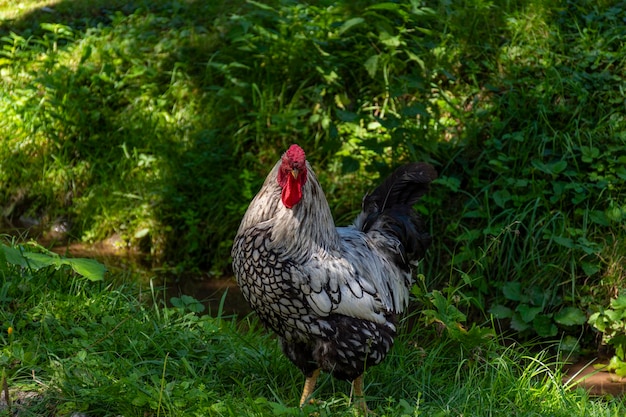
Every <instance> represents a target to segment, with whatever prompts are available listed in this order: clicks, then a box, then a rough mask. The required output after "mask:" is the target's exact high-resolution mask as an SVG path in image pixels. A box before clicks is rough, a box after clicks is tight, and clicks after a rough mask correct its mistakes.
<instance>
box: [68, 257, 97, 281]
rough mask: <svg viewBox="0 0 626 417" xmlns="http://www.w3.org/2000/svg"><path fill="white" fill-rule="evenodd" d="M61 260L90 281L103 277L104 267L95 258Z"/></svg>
mask: <svg viewBox="0 0 626 417" xmlns="http://www.w3.org/2000/svg"><path fill="white" fill-rule="evenodd" d="M63 261H64V263H65V264H67V265H69V266H70V267H71V268H72V269H73V270H74V272H76V273H77V274H79V275H82V276H84V277H85V278H87V279H88V280H90V281H102V280H103V279H104V273H105V272H106V267H105V266H104V265H103V264H101V263H100V262H98V261H96V260H95V259H87V258H69V259H64V260H63Z"/></svg>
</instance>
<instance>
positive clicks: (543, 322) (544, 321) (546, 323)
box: [533, 314, 559, 337]
mask: <svg viewBox="0 0 626 417" xmlns="http://www.w3.org/2000/svg"><path fill="white" fill-rule="evenodd" d="M533 329H535V331H536V332H537V334H538V335H539V336H541V337H554V336H556V334H557V333H558V332H559V329H558V328H557V327H556V324H554V323H553V322H552V319H551V318H550V317H548V316H546V315H544V314H539V315H538V316H537V317H535V319H534V320H533Z"/></svg>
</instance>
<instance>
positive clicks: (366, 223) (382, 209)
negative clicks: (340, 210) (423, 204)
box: [355, 162, 437, 267]
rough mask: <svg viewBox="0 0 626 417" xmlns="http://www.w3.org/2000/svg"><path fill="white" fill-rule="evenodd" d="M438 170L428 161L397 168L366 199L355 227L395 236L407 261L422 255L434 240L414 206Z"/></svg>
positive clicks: (402, 260) (400, 260)
mask: <svg viewBox="0 0 626 417" xmlns="http://www.w3.org/2000/svg"><path fill="white" fill-rule="evenodd" d="M435 178H437V171H435V168H433V167H432V166H431V165H429V164H427V163H423V162H420V163H414V164H409V165H404V166H402V167H400V168H398V169H396V170H395V171H394V172H393V173H392V174H391V175H390V176H389V177H388V178H387V179H386V180H385V181H383V183H382V184H381V185H379V186H378V187H377V188H376V189H375V190H374V191H373V192H372V193H371V194H369V195H367V196H365V198H363V211H362V212H361V214H360V215H359V217H358V218H357V220H356V222H355V227H357V228H359V229H360V230H362V231H363V232H366V233H367V232H369V231H370V230H377V231H379V232H381V233H384V234H391V235H393V236H395V237H396V238H397V239H398V240H399V241H400V243H401V244H402V246H403V249H404V250H403V253H402V259H399V260H398V261H399V262H400V263H402V264H405V265H406V266H407V267H408V266H409V263H412V262H413V261H415V260H417V259H419V258H421V257H422V256H423V255H424V252H425V251H426V249H427V248H428V246H429V245H430V242H431V238H430V235H429V234H428V232H427V231H426V230H425V226H424V224H423V222H422V220H421V219H420V217H419V215H418V214H417V213H416V212H415V210H413V205H414V204H415V203H417V201H418V200H419V199H420V198H421V197H422V196H423V195H424V194H426V193H427V192H428V189H429V184H430V182H431V181H433V180H434V179H435Z"/></svg>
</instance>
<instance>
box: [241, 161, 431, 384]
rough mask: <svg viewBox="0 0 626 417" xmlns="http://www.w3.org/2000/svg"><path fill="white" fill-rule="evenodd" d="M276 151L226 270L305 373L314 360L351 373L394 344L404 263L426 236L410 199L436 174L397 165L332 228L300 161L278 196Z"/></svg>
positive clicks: (404, 290) (408, 275)
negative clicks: (298, 177)
mask: <svg viewBox="0 0 626 417" xmlns="http://www.w3.org/2000/svg"><path fill="white" fill-rule="evenodd" d="M302 157H303V158H304V154H302ZM284 159H285V157H283V160H281V161H279V162H278V163H277V164H276V165H275V166H274V168H273V170H272V171H271V172H270V174H269V176H268V177H267V179H266V180H265V183H264V184H263V187H262V188H261V190H260V191H259V193H258V194H257V196H256V197H255V198H254V200H253V201H252V203H251V204H250V207H249V208H248V211H247V212H246V214H245V216H244V218H243V220H242V222H241V226H240V227H239V231H238V232H237V236H236V237H235V240H234V245H233V250H232V257H233V269H234V272H235V276H236V277H237V281H238V283H239V286H240V287H241V290H242V292H243V295H244V297H245V298H246V300H248V302H249V303H250V305H251V306H252V308H253V309H254V311H256V313H257V314H258V315H259V317H260V319H261V321H262V322H263V323H264V324H265V325H266V326H267V327H269V328H270V329H272V330H273V331H274V332H276V334H277V335H278V336H279V337H280V340H281V344H282V348H283V351H284V352H285V354H286V355H287V357H288V358H289V359H290V360H291V361H292V362H293V363H294V364H295V365H296V366H297V367H298V368H300V369H301V370H302V372H303V373H304V374H305V375H307V376H310V375H311V374H312V373H313V371H314V370H316V369H318V368H321V369H322V370H324V371H327V372H330V373H331V374H332V375H333V376H335V377H337V378H340V379H345V380H354V379H355V378H357V377H359V376H360V375H361V374H362V373H363V372H364V371H365V369H366V368H367V367H370V366H372V365H376V364H378V363H380V362H381V361H382V360H383V359H384V358H385V356H386V355H387V353H388V352H389V350H390V349H391V346H392V345H393V339H394V337H395V335H396V324H395V321H396V316H397V315H398V314H400V313H402V312H403V311H404V309H405V308H406V306H407V303H408V299H409V290H410V287H411V285H412V270H413V267H414V266H415V265H416V264H417V260H418V259H419V258H421V257H422V256H423V254H424V251H425V250H426V248H427V247H428V245H429V244H430V236H429V235H428V233H427V232H426V230H425V227H424V225H423V223H422V221H421V220H420V218H419V216H418V215H417V214H416V213H415V211H414V210H413V208H412V205H413V204H414V203H415V202H416V201H417V200H418V199H419V198H420V197H421V196H422V195H423V194H424V193H425V192H426V191H427V190H428V184H429V183H430V182H431V181H432V180H433V179H434V178H436V175H437V174H436V172H435V170H434V169H433V168H432V167H431V166H430V165H428V164H424V163H418V164H410V165H405V166H403V167H401V168H399V169H398V170H397V171H396V172H395V173H394V174H392V176H391V177H390V178H388V179H387V180H386V181H385V182H383V184H381V186H380V187H378V188H377V189H376V190H375V191H374V192H373V193H372V194H370V195H369V196H366V197H365V198H364V200H363V212H362V213H361V214H360V215H359V216H358V217H357V219H356V220H355V223H354V225H352V226H349V227H339V228H336V227H335V224H334V222H333V219H332V216H331V212H330V208H329V206H328V203H327V201H326V198H325V196H324V193H323V191H322V189H321V187H320V185H319V183H318V181H317V178H316V177H315V174H314V173H313V171H312V169H311V167H310V165H309V164H308V162H307V163H306V171H307V172H306V182H305V183H304V185H303V186H302V198H301V200H300V201H299V202H298V203H297V204H295V205H293V207H291V208H287V207H286V206H285V204H283V201H282V200H281V193H282V192H283V187H282V186H281V185H280V184H279V182H278V181H277V176H278V175H279V170H280V169H281V164H282V163H284Z"/></svg>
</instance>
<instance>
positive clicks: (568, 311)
mask: <svg viewBox="0 0 626 417" xmlns="http://www.w3.org/2000/svg"><path fill="white" fill-rule="evenodd" d="M554 321H556V322H557V323H559V324H562V325H564V326H580V325H581V324H585V322H586V321H587V316H586V315H585V313H583V312H582V311H581V310H580V309H579V308H576V307H565V308H563V309H561V311H559V312H558V313H556V315H555V316H554Z"/></svg>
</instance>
